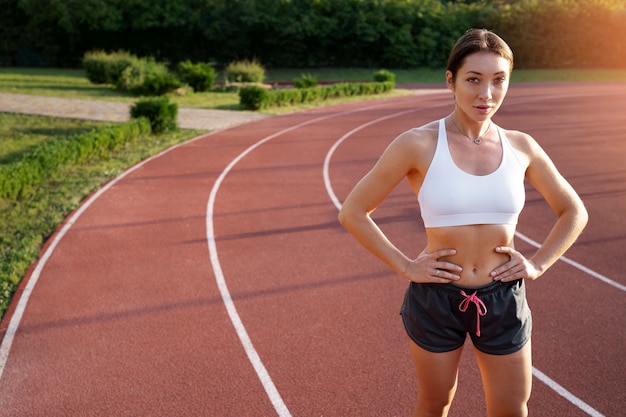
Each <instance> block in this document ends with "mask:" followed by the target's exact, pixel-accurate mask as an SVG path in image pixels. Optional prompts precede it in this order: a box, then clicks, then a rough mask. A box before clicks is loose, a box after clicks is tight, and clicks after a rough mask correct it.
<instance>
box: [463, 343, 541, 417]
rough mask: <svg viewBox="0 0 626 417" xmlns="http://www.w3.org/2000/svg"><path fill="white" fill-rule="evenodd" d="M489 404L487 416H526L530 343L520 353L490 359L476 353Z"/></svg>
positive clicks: (529, 386)
mask: <svg viewBox="0 0 626 417" xmlns="http://www.w3.org/2000/svg"><path fill="white" fill-rule="evenodd" d="M474 353H475V355H476V360H477V362H478V367H479V368H480V374H481V377H482V380H483V387H484V390H485V399H486V400H487V415H488V416H489V417H496V416H502V415H506V416H526V415H528V409H527V405H526V404H527V402H528V399H529V398H530V392H531V386H532V357H531V343H530V341H528V342H527V343H526V344H525V345H524V347H522V348H521V349H520V350H518V351H517V352H514V353H511V354H508V355H490V354H487V353H484V352H481V351H479V350H478V349H474Z"/></svg>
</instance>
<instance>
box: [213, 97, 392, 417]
mask: <svg viewBox="0 0 626 417" xmlns="http://www.w3.org/2000/svg"><path fill="white" fill-rule="evenodd" d="M390 104H392V103H383V104H377V105H373V106H368V107H362V108H359V109H356V110H349V111H345V112H340V113H335V114H331V115H327V116H322V117H318V118H315V119H312V120H309V121H306V122H302V123H300V124H297V125H294V126H291V127H289V128H286V129H284V130H281V131H279V132H276V133H274V134H272V135H270V136H267V137H265V138H263V139H261V140H259V141H258V142H256V143H255V144H253V145H251V146H250V147H249V148H247V149H246V150H245V151H243V152H242V153H241V154H239V156H237V157H236V158H235V159H233V160H232V161H231V162H230V164H228V166H227V167H226V168H224V170H223V171H222V173H221V174H220V176H219V177H218V179H217V180H216V181H215V184H214V185H213V188H212V190H211V193H210V195H209V201H208V203H207V209H206V228H207V232H206V234H207V243H208V246H209V256H210V259H211V265H212V266H213V272H214V274H215V280H216V282H217V286H218V288H219V291H220V294H221V296H222V301H223V302H224V305H225V307H226V311H227V312H228V316H229V317H230V320H231V322H232V324H233V327H234V328H235V331H236V333H237V336H239V340H240V341H241V344H242V346H243V348H244V350H245V352H246V355H247V356H248V360H249V361H250V363H251V364H252V367H253V368H254V370H255V372H256V373H257V376H258V378H259V380H260V381H261V384H262V385H263V388H264V389H265V392H266V394H267V396H268V397H269V399H270V401H271V403H272V405H273V406H274V409H275V410H276V412H277V413H278V415H279V416H280V417H290V416H291V413H290V412H289V409H288V408H287V406H286V405H285V402H284V401H283V399H282V397H281V395H280V393H279V392H278V389H277V388H276V385H275V384H274V382H273V381H272V378H271V377H270V375H269V372H268V371H267V369H266V368H265V366H264V365H263V361H262V360H261V357H260V356H259V354H258V352H257V351H256V349H255V348H254V345H253V343H252V340H251V339H250V336H249V335H248V332H247V331H246V328H245V326H244V324H243V321H242V320H241V317H240V316H239V313H238V312H237V308H236V307H235V303H234V302H233V299H232V297H231V295H230V291H229V290H228V285H226V278H225V277H224V273H223V271H222V266H221V264H220V261H219V257H218V254H217V245H216V237H215V228H214V224H213V217H214V213H215V200H216V198H217V193H218V191H219V188H220V186H221V185H222V182H223V181H224V179H225V178H226V176H227V175H228V174H229V173H230V171H231V170H232V169H233V167H234V166H235V165H236V164H237V163H239V162H240V161H241V160H242V159H243V158H244V157H245V156H247V155H248V154H250V153H251V152H252V151H254V150H255V149H257V148H258V147H259V146H261V145H263V144H265V143H267V142H269V141H270V140H272V139H274V138H276V137H278V136H281V135H283V134H285V133H288V132H291V131H293V130H296V129H300V128H302V127H304V126H307V125H310V124H313V123H317V122H320V121H323V120H328V119H331V118H334V117H338V116H344V115H347V114H351V113H357V112H361V111H364V110H370V109H373V108H381V107H385V106H388V105H390Z"/></svg>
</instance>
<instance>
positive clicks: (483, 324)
mask: <svg viewBox="0 0 626 417" xmlns="http://www.w3.org/2000/svg"><path fill="white" fill-rule="evenodd" d="M400 314H401V315H402V321H403V322H404V327H405V329H406V331H407V333H408V335H409V337H410V338H411V339H413V341H414V342H415V343H417V344H418V345H419V346H421V347H422V348H424V349H426V350H428V351H431V352H449V351H451V350H455V349H457V348H459V347H461V346H463V343H465V338H466V335H467V334H468V333H469V335H470V337H471V338H472V342H473V343H474V346H475V347H476V348H477V349H479V350H480V351H482V352H485V353H488V354H492V355H506V354H509V353H513V352H516V351H518V350H520V349H521V348H522V347H523V346H524V345H525V344H526V342H527V341H528V340H529V339H530V332H531V328H532V317H531V313H530V309H529V307H528V303H527V302H526V289H525V287H524V280H522V279H520V280H517V281H512V282H500V281H494V282H492V283H490V284H488V285H486V286H484V287H479V288H465V287H459V286H457V285H454V284H418V283H415V282H412V283H411V284H410V285H409V288H408V289H407V291H406V294H405V297H404V303H403V305H402V309H401V310H400Z"/></svg>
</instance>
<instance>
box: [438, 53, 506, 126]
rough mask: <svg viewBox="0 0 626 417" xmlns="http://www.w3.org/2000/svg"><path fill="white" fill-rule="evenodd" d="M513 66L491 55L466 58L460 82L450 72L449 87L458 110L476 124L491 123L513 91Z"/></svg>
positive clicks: (484, 54)
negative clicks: (480, 122)
mask: <svg viewBox="0 0 626 417" xmlns="http://www.w3.org/2000/svg"><path fill="white" fill-rule="evenodd" d="M510 73H511V65H510V63H509V61H507V60H506V58H503V57H501V56H499V55H497V54H494V53H491V52H477V53H473V54H471V55H468V56H467V57H465V62H464V63H463V65H462V66H461V67H460V68H459V70H458V72H457V74H456V79H455V80H454V81H453V80H452V73H451V72H450V71H446V84H447V86H448V88H449V89H450V90H451V91H452V92H453V93H454V96H455V103H456V109H457V110H460V111H461V112H463V113H464V114H465V115H466V117H468V118H469V119H471V120H475V121H484V120H488V119H490V118H491V117H492V116H493V115H494V114H495V112H496V111H497V110H498V108H500V105H501V104H502V102H503V101H504V97H505V96H506V92H507V90H508V89H509V76H510Z"/></svg>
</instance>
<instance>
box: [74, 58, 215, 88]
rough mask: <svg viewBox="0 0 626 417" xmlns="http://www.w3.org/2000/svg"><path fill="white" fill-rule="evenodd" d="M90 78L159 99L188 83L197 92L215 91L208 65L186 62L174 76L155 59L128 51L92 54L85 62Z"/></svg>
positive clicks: (212, 73)
mask: <svg viewBox="0 0 626 417" xmlns="http://www.w3.org/2000/svg"><path fill="white" fill-rule="evenodd" d="M82 64H83V68H84V69H85V73H86V74H87V78H88V79H89V81H91V82H92V83H94V84H110V85H113V86H115V87H116V88H117V89H118V90H122V91H129V92H131V93H133V94H136V95H146V96H159V95H163V94H166V93H169V92H171V91H173V90H176V89H177V88H179V87H180V86H181V85H183V84H188V85H189V86H190V87H192V88H193V89H194V91H207V90H210V89H211V88H213V82H214V81H215V70H214V69H213V67H211V66H210V65H207V64H202V63H200V64H194V63H192V62H191V61H185V62H182V63H180V65H179V66H178V73H177V74H173V73H171V72H170V71H169V69H168V68H167V66H166V65H165V64H163V63H160V62H156V60H155V59H154V58H153V57H147V58H138V57H137V56H135V55H132V54H130V53H128V52H126V51H119V52H112V53H107V52H104V51H90V52H87V53H85V56H84V57H83V60H82Z"/></svg>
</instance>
